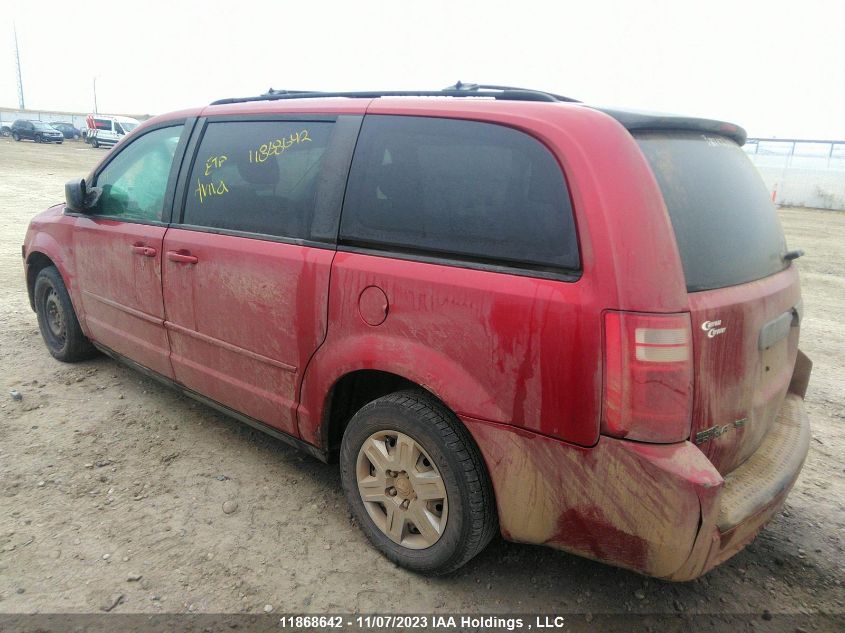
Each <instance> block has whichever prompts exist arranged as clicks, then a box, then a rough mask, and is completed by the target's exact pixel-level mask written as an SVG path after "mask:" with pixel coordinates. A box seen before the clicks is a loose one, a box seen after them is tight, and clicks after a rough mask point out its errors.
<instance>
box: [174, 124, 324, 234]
mask: <svg viewBox="0 0 845 633" xmlns="http://www.w3.org/2000/svg"><path fill="white" fill-rule="evenodd" d="M332 126H333V124H332V123H330V122H312V121H295V122H286V121H245V122H216V123H215V122H212V123H209V124H208V127H207V128H206V131H205V134H204V135H203V137H202V141H201V142H200V146H199V150H198V153H197V155H196V160H195V162H194V165H193V168H192V170H191V176H190V179H189V181H188V185H189V186H188V196H187V200H186V202H185V215H184V218H183V222H184V223H185V224H189V225H194V226H202V227H209V228H218V229H225V230H230V231H237V232H244V233H257V234H262V235H270V236H275V237H286V238H294V239H307V238H308V237H309V233H310V227H311V219H312V216H313V213H314V201H315V194H316V190H317V184H318V179H319V175H320V168H321V164H322V160H323V156H324V153H325V150H326V146H327V145H328V142H329V136H330V135H331V130H332Z"/></svg>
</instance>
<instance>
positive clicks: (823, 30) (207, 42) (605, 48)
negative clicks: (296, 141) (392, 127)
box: [0, 0, 845, 139]
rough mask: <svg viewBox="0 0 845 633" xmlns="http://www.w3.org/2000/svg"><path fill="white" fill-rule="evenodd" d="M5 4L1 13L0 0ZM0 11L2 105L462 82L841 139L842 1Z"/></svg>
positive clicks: (198, 98) (844, 96) (152, 109)
mask: <svg viewBox="0 0 845 633" xmlns="http://www.w3.org/2000/svg"><path fill="white" fill-rule="evenodd" d="M9 5H11V7H10V6H9ZM5 7H6V8H5V9H3V10H2V11H0V13H2V14H3V16H4V19H3V20H2V25H3V27H2V29H3V38H4V39H5V45H4V46H2V47H0V51H3V52H4V53H5V55H4V58H3V59H2V61H0V106H4V107H16V106H17V91H16V86H15V65H14V43H13V37H12V20H14V21H15V22H16V23H17V33H18V42H19V45H20V53H21V68H22V72H23V86H24V94H25V97H26V105H27V107H29V108H32V109H56V110H72V111H83V112H89V111H91V110H92V108H93V90H92V84H93V78H94V77H95V76H96V77H97V78H98V79H97V98H98V104H99V110H100V112H109V113H139V114H143V113H151V114H155V113H160V112H166V111H168V110H174V109H178V108H183V107H188V106H195V105H202V104H205V103H208V102H209V101H212V100H214V99H217V98H221V97H229V96H243V95H252V94H258V93H261V92H264V91H266V90H267V88H269V87H271V86H272V87H274V88H292V89H317V90H355V89H379V88H381V89H412V88H418V89H439V88H443V87H445V86H447V85H449V84H452V83H454V82H455V81H456V80H458V79H460V80H462V81H465V82H480V83H496V84H508V85H515V86H524V87H531V88H538V89H545V90H549V91H553V92H558V93H560V94H565V95H569V96H573V97H576V98H578V99H580V100H582V101H587V102H589V103H596V104H602V105H616V106H627V107H632V108H638V109H647V110H659V111H665V112H677V113H682V114H688V115H696V116H705V117H713V118H719V119H725V120H729V121H732V122H735V123H739V124H740V125H742V126H744V127H745V128H746V129H747V130H748V132H749V133H750V134H751V135H752V136H780V137H791V136H795V137H801V138H811V137H812V138H833V137H836V138H837V139H843V138H845V116H843V113H845V51H844V50H843V49H844V48H845V47H843V40H842V25H843V23H845V7H843V5H842V4H841V3H840V2H834V1H830V2H825V1H823V0H801V1H797V0H789V1H783V0H769V1H765V2H764V1H756V0H748V1H745V0H732V1H723V0H707V1H706V2H702V1H700V0H698V1H695V2H693V1H687V0H674V1H648V0H637V1H631V2H623V1H611V0H591V1H590V2H554V1H552V0H547V1H545V2H536V1H533V0H510V1H508V2H498V1H496V0H485V1H482V2H460V1H459V0H452V1H449V2H440V1H434V0H425V1H420V2H415V3H412V2H403V1H401V0H393V1H390V2H382V1H378V2H375V1H374V2H368V1H367V0H357V1H354V2H353V1H351V0H345V1H338V2H334V1H332V2H327V1H320V0H311V1H308V0H297V1H296V2H289V1H286V0H278V1H275V2H272V1H264V2H258V1H254V2H253V1H250V0H237V1H229V2H217V1H213V0H208V1H206V2H191V3H189V2H180V1H179V0H171V1H169V2H157V1H150V0H145V1H143V2H132V3H129V2H103V1H100V2H84V1H74V2H68V1H66V0H65V1H64V2H55V1H53V0H35V1H33V2H25V1H24V0H13V1H12V2H10V3H7V4H6V5H5Z"/></svg>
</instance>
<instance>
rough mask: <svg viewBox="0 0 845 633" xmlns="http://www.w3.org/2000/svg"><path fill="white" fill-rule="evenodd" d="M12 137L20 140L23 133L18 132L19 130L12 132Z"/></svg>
mask: <svg viewBox="0 0 845 633" xmlns="http://www.w3.org/2000/svg"><path fill="white" fill-rule="evenodd" d="M12 138H13V139H15V140H16V141H19V140H21V135H20V134H18V133H17V132H12Z"/></svg>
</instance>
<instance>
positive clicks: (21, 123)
mask: <svg viewBox="0 0 845 633" xmlns="http://www.w3.org/2000/svg"><path fill="white" fill-rule="evenodd" d="M12 138H13V139H15V140H16V141H23V140H29V141H35V142H36V143H59V144H61V143H62V141H64V140H65V137H64V134H62V133H61V132H59V131H58V130H57V129H56V128H54V127H53V126H52V125H50V124H48V123H44V122H43V121H27V120H25V119H18V120H17V121H15V122H14V123H13V124H12Z"/></svg>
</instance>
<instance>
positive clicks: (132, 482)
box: [0, 139, 845, 631]
mask: <svg viewBox="0 0 845 633" xmlns="http://www.w3.org/2000/svg"><path fill="white" fill-rule="evenodd" d="M104 155H105V151H104V150H94V149H92V148H89V147H88V146H86V145H84V144H82V143H73V142H67V143H65V144H64V145H61V146H41V145H35V144H33V143H14V142H12V141H11V140H10V139H0V297H2V301H0V388H2V391H0V614H2V613H6V614H9V613H31V612H74V613H86V612H100V611H103V610H110V611H111V612H112V613H178V612H182V613H183V612H195V613H240V612H245V613H264V612H265V611H270V610H272V612H273V613H282V612H287V613H291V612H311V613H327V612H353V611H360V612H382V613H385V612H386V613H391V612H405V613H409V612H410V613H430V612H442V613H446V612H484V613H530V612H537V611H542V612H557V613H566V614H569V616H568V618H569V619H570V621H572V622H589V621H591V620H592V619H593V617H594V616H593V615H592V614H602V613H618V614H626V613H657V614H673V615H677V614H691V613H692V614H695V613H701V614H719V613H750V614H752V619H753V620H754V623H756V622H757V620H758V619H759V621H760V624H761V626H764V625H765V622H766V620H768V619H769V618H770V617H771V616H770V615H769V614H775V616H778V614H784V613H788V614H820V613H821V614H824V613H827V614H830V613H834V614H840V615H841V614H842V613H843V611H845V591H843V587H842V583H843V580H845V564H843V563H845V553H843V547H845V541H843V538H845V512H843V510H845V460H843V447H845V390H843V388H842V382H843V364H845V323H843V315H845V214H841V213H832V212H820V211H812V210H806V209H783V210H782V211H781V218H782V221H783V224H784V227H785V230H786V233H787V237H788V241H789V244H790V246H791V247H793V248H795V247H800V248H803V249H805V250H806V251H807V255H806V256H805V257H803V258H802V259H801V260H800V261H799V264H798V265H799V267H800V269H801V274H802V282H803V288H804V301H805V305H806V319H805V323H804V328H803V332H802V348H803V349H804V351H805V352H806V353H807V354H808V355H809V356H810V357H811V358H812V359H813V361H814V362H815V368H814V372H813V377H812V379H811V382H810V389H809V392H808V394H807V409H808V412H809V415H810V418H811V421H812V424H813V441H812V442H811V449H810V455H809V458H808V461H807V465H806V466H805V468H804V471H803V474H802V475H801V477H800V479H799V481H798V483H797V485H796V487H795V489H794V490H793V492H792V494H791V496H790V497H789V500H788V502H787V504H786V507H785V509H784V511H783V512H782V513H781V514H780V515H778V516H777V517H776V518H775V519H774V520H773V522H772V523H771V524H770V525H769V526H768V528H767V529H766V530H765V531H763V532H762V533H761V535H760V536H759V537H758V539H757V540H756V541H755V542H754V543H753V544H752V545H751V546H750V547H749V548H747V549H746V550H745V551H744V552H742V553H740V554H739V555H737V556H736V557H735V558H733V559H732V560H731V561H729V562H728V563H727V564H725V565H723V566H721V567H720V568H718V569H716V570H714V571H713V572H711V573H709V574H707V575H706V576H705V577H703V578H701V579H699V580H697V581H694V582H690V583H686V584H673V583H667V582H660V581H656V580H651V579H646V578H643V577H641V576H638V575H636V574H634V573H631V572H627V571H623V570H620V569H614V568H612V567H608V566H605V565H601V564H598V563H594V562H590V561H587V560H584V559H581V558H578V557H575V556H570V555H567V554H564V553H561V552H556V551H553V550H550V549H547V548H543V547H533V546H525V545H515V544H510V543H506V542H504V541H502V540H501V539H497V540H495V541H494V542H493V543H492V544H491V545H490V547H488V548H487V550H486V551H485V552H484V553H482V554H481V555H480V556H478V557H477V558H476V559H475V560H473V561H472V562H471V563H470V564H468V565H467V566H466V567H465V568H463V569H462V570H460V571H459V572H458V573H456V574H455V575H453V576H450V577H446V578H436V579H432V578H424V577H419V576H416V575H414V574H412V573H409V572H406V571H404V570H402V569H399V568H397V567H395V566H394V565H393V564H391V563H390V562H388V561H387V560H385V559H383V558H382V557H381V556H380V555H378V554H377V553H376V552H375V551H374V550H373V549H372V548H371V547H370V546H369V545H368V543H367V542H366V540H365V538H364V536H363V534H362V533H361V532H360V531H359V530H358V529H357V527H356V526H355V525H354V524H353V523H352V521H351V518H350V514H349V512H348V511H347V508H346V504H345V501H344V499H343V495H342V492H341V487H340V478H339V475H338V471H337V468H336V466H331V465H324V464H321V463H319V462H317V461H316V460H314V459H312V458H310V457H307V456H304V455H301V454H299V453H297V452H296V451H295V450H294V449H292V448H289V447H288V446H287V445H285V444H283V443H281V442H278V441H276V440H273V439H271V438H268V437H265V436H262V435H261V434H260V433H258V432H255V431H253V430H251V429H249V428H248V427H245V426H242V425H241V424H239V423H238V422H236V421H234V420H231V419H228V418H226V417H224V416H222V415H220V414H218V413H216V412H214V411H212V410H211V409H209V408H207V407H205V406H203V405H200V404H197V403H195V402H193V401H192V400H189V399H188V398H185V397H182V396H180V395H178V394H176V393H174V392H172V391H169V390H168V389H166V388H164V387H162V386H160V385H158V384H157V383H155V382H152V381H150V380H149V379H146V378H144V377H142V376H141V375H139V374H137V373H134V372H133V371H131V370H129V369H126V368H124V367H123V366H121V365H118V364H117V363H115V362H113V361H112V360H109V359H107V358H105V357H100V358H97V359H95V360H92V361H89V362H85V363H82V364H78V365H64V364H61V363H59V362H57V361H55V360H53V359H52V358H51V357H50V356H49V354H48V353H47V351H46V349H45V348H44V345H43V344H42V341H41V338H40V335H39V333H38V327H37V324H36V319H35V315H34V313H33V312H32V311H31V310H30V308H29V304H28V302H27V298H26V291H25V288H24V282H23V278H22V266H21V259H20V245H21V243H22V241H23V236H24V232H25V230H26V225H27V222H28V220H29V218H30V217H31V216H32V215H33V214H35V213H36V212H38V211H40V210H42V209H44V208H45V207H47V206H48V205H49V204H52V203H55V202H57V201H59V200H60V199H62V197H63V185H64V182H65V181H66V180H68V179H70V178H73V177H78V176H82V175H84V174H85V173H87V172H88V170H89V169H90V168H91V167H92V166H93V165H94V164H95V163H96V162H97V161H98V160H99V159H100V158H102V157H103V156H104ZM10 390H17V391H18V392H20V394H21V395H22V399H21V400H20V401H16V400H13V399H12V397H10ZM708 621H709V622H710V623H711V626H716V624H715V623H714V622H713V618H710V620H708V618H707V617H704V618H703V619H702V620H701V626H700V627H699V628H704V629H705V630H706V625H707V623H708ZM806 622H807V624H806V626H805V628H806V630H808V631H809V630H813V629H814V627H816V629H817V630H826V628H827V627H829V623H826V622H825V621H822V620H818V619H813V618H808V619H806ZM820 622H821V625H819V623H820ZM0 628H2V627H0ZM761 630H764V629H761Z"/></svg>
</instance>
